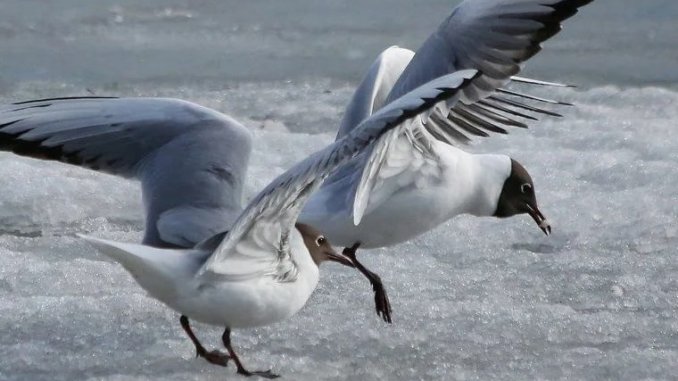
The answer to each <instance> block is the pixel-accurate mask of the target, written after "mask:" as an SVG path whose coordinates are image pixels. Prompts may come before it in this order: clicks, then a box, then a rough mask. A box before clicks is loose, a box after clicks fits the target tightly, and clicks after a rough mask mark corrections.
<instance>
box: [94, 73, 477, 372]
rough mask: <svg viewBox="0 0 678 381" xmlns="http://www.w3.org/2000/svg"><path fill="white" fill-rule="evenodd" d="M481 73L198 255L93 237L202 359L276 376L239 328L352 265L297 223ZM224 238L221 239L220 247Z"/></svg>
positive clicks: (381, 117) (377, 123) (375, 124)
mask: <svg viewBox="0 0 678 381" xmlns="http://www.w3.org/2000/svg"><path fill="white" fill-rule="evenodd" d="M479 78H480V75H479V73H478V72H477V71H475V70H463V71H459V72H456V73H453V74H449V75H446V76H443V77H441V78H438V79H436V80H434V81H431V82H429V83H427V84H425V85H423V86H421V87H419V88H417V89H415V90H413V91H411V92H409V93H407V94H405V95H403V96H402V97H400V98H398V99H396V100H394V101H393V102H391V103H390V104H389V105H387V106H385V107H384V108H382V109H381V110H380V111H378V112H377V113H375V114H374V115H372V116H371V117H369V118H367V119H366V120H365V121H363V122H362V123H361V124H360V125H359V126H357V127H356V128H355V129H353V130H352V131H351V132H350V133H348V134H347V135H346V136H345V137H344V138H342V139H339V140H337V141H335V142H334V143H332V144H331V145H329V146H328V147H326V148H325V149H323V150H321V151H318V152H316V153H315V154H312V155H311V156H309V157H308V158H306V159H305V160H303V161H301V162H300V163H298V164H297V165H295V166H294V167H292V168H291V169H289V170H288V171H286V172H285V173H283V174H282V175H280V176H278V177H277V178H276V179H274V180H273V181H272V182H271V183H270V184H269V185H268V186H267V187H266V188H265V189H264V190H263V191H261V192H260V193H259V194H258V195H257V196H256V197H254V198H253V199H252V201H250V203H249V205H248V206H247V207H246V208H245V210H244V211H243V212H242V213H241V214H240V215H239V216H238V217H237V218H236V220H235V221H234V223H233V225H232V226H231V229H230V230H229V232H228V233H226V234H225V235H218V237H219V239H217V240H214V239H209V240H207V241H205V242H203V243H201V244H199V245H197V246H196V247H195V248H193V249H170V248H165V249H163V248H157V247H152V246H147V245H138V244H131V243H120V242H114V241H108V240H103V239H98V238H92V237H86V236H83V237H84V238H85V239H87V240H88V241H89V242H90V243H92V244H93V245H94V246H95V247H96V248H98V249H99V250H100V251H101V252H102V253H104V254H106V255H108V256H109V257H111V258H112V259H114V260H116V261H118V262H119V263H121V264H122V265H123V266H124V267H125V269H127V270H128V271H129V272H130V273H131V274H132V276H133V277H134V279H135V280H136V281H137V282H138V283H139V285H140V286H141V287H143V288H144V289H145V290H146V291H147V292H148V293H149V294H150V295H151V296H153V297H154V298H156V299H158V300H160V301H161V302H163V303H165V304H166V305H167V306H169V307H170V308H172V309H174V310H175V311H177V312H179V313H180V314H181V318H180V322H181V325H182V327H183V328H184V330H185V331H186V333H187V334H188V336H189V337H190V339H191V340H192V341H193V343H194V344H195V346H196V350H197V353H198V355H199V356H202V357H204V358H205V359H206V360H208V361H209V362H211V363H214V364H218V365H223V366H225V365H226V364H227V362H228V360H229V359H232V360H233V361H234V362H235V364H236V367H237V370H238V373H240V374H243V375H247V376H249V375H259V376H263V377H271V378H272V377H277V376H276V375H275V374H273V373H271V372H270V371H263V372H250V371H248V370H246V369H245V368H244V366H243V365H242V363H241V362H240V360H239V358H238V356H237V355H236V353H235V351H234V349H233V346H232V345H231V338H230V335H231V329H232V328H243V327H255V326H260V325H267V324H271V323H274V322H277V321H280V320H284V319H287V318H289V317H291V316H292V315H294V314H295V313H296V312H297V311H298V310H299V309H300V308H301V307H303V306H304V304H305V303H306V301H307V300H308V298H309V297H310V296H311V293H312V292H313V290H314V289H315V287H316V285H317V284H318V279H319V272H318V265H319V264H320V263H321V262H322V261H324V260H334V261H337V262H340V263H343V264H346V265H349V266H352V265H353V262H352V261H351V259H350V258H348V257H345V256H343V254H340V253H337V252H335V251H334V250H333V249H332V247H331V246H330V244H329V242H328V241H327V239H326V238H325V237H324V236H323V235H322V234H321V233H320V232H319V231H317V230H315V229H314V228H313V227H312V226H308V225H304V224H299V223H297V217H298V215H299V212H300V211H301V209H302V208H303V206H304V204H305V203H306V200H307V199H308V198H309V197H310V196H311V194H312V193H313V192H314V191H315V190H316V189H317V188H319V187H320V185H321V184H322V182H323V181H324V180H325V178H326V177H327V176H328V175H329V174H330V173H331V172H332V171H333V170H334V169H336V168H337V167H338V166H340V165H341V164H343V163H345V162H347V161H348V160H350V159H351V158H352V157H354V156H355V155H356V154H358V153H360V152H361V151H362V150H364V149H365V148H367V147H369V146H370V145H371V144H373V143H374V142H375V141H378V139H379V138H380V137H381V136H382V135H383V134H384V133H386V132H387V131H389V130H391V129H393V128H397V126H398V125H400V124H401V123H403V122H404V121H405V120H407V119H410V118H413V117H417V115H418V114H419V113H422V112H425V111H426V110H427V109H429V108H430V107H432V106H434V105H435V104H436V103H438V102H442V103H444V104H446V105H448V106H449V105H452V104H454V103H455V102H457V101H458V99H459V98H460V96H461V92H462V91H463V89H464V88H466V87H468V86H471V85H472V83H473V81H474V80H478V79H479ZM216 241H218V242H216ZM189 318H191V319H195V320H198V321H201V322H204V323H207V324H212V325H218V326H222V327H225V330H224V333H223V335H222V341H223V344H224V346H225V347H226V349H227V350H228V354H222V353H220V352H217V351H212V352H208V351H207V350H206V349H205V348H204V347H203V346H202V345H201V344H200V342H199V341H198V339H197V337H196V336H195V335H194V334H193V332H192V330H191V328H190V325H189Z"/></svg>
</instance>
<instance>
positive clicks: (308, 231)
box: [294, 223, 355, 267]
mask: <svg viewBox="0 0 678 381" xmlns="http://www.w3.org/2000/svg"><path fill="white" fill-rule="evenodd" d="M294 226H295V227H296V228H297V230H298V231H299V233H301V237H302V238H303V239H304V244H305V245H306V248H307V249H308V252H309V253H311V258H313V262H315V264H316V265H318V266H320V263H322V262H325V261H334V262H339V263H341V264H342V265H345V266H349V267H355V264H354V263H353V261H352V260H351V259H350V258H348V257H347V256H345V255H344V254H342V253H339V252H337V251H336V250H334V248H332V244H331V243H330V241H329V240H328V239H327V238H325V236H324V235H322V233H320V232H319V231H318V230H316V229H315V228H313V227H312V226H310V225H306V224H302V223H297V224H296V225H294Z"/></svg>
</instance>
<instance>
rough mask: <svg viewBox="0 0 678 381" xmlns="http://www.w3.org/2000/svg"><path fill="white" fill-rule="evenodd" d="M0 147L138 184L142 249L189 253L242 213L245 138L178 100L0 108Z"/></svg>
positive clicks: (234, 126) (47, 102)
mask: <svg viewBox="0 0 678 381" xmlns="http://www.w3.org/2000/svg"><path fill="white" fill-rule="evenodd" d="M0 149H1V150H5V151H12V152H15V153H17V154H19V155H23V156H29V157H34V158H40V159H48V160H56V161H61V162H65V163H69V164H74V165H78V166H82V167H85V168H90V169H94V170H98V171H103V172H107V173H111V174H115V175H119V176H123V177H127V178H135V179H138V180H140V181H141V185H142V192H143V199H144V205H145V209H146V231H145V237H144V241H143V242H144V243H145V244H148V245H153V246H161V247H168V246H171V247H192V246H194V245H195V244H196V243H198V242H200V241H202V240H204V239H206V238H209V237H210V236H212V235H213V234H215V233H219V232H221V231H224V230H227V229H228V228H229V226H230V224H231V223H232V222H233V220H234V219H235V217H236V216H237V215H238V214H239V213H240V211H241V202H242V188H243V181H244V178H245V174H246V170H247V164H248V161H249V155H250V150H251V135H250V133H249V131H248V130H247V129H246V128H245V127H243V126H242V125H240V124H239V123H238V122H236V121H235V120H233V119H231V118H229V117H227V116H225V115H223V114H221V113H218V112H216V111H214V110H211V109H208V108H205V107H202V106H199V105H196V104H193V103H190V102H186V101H181V100H176V99H161V98H106V97H80V98H57V99H43V100H35V101H27V102H19V103H14V104H10V105H4V106H0Z"/></svg>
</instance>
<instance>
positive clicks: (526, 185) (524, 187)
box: [520, 183, 532, 193]
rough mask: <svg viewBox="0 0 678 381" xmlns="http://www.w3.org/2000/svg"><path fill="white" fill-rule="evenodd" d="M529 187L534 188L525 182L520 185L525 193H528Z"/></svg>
mask: <svg viewBox="0 0 678 381" xmlns="http://www.w3.org/2000/svg"><path fill="white" fill-rule="evenodd" d="M528 189H532V185H530V184H528V183H525V184H523V185H521V186H520V191H521V192H523V193H527V190H528Z"/></svg>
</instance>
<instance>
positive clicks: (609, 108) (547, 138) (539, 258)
mask: <svg viewBox="0 0 678 381" xmlns="http://www.w3.org/2000/svg"><path fill="white" fill-rule="evenodd" d="M50 86H51V85H49V84H44V83H38V84H34V85H23V86H20V87H18V88H16V89H14V91H13V92H12V93H4V94H3V93H0V102H8V101H10V100H15V99H24V98H34V97H36V96H42V95H63V94H71V93H76V94H77V93H82V90H83V89H78V88H69V87H65V88H64V87H60V86H59V85H53V86H52V87H50ZM38 89H39V90H38ZM45 89H46V90H45ZM94 90H95V91H97V92H99V91H102V90H101V89H94ZM104 90H105V89H104ZM118 90H119V93H121V94H132V93H135V90H134V89H118ZM350 92H351V88H350V87H349V86H346V85H337V84H335V83H331V82H329V81H328V82H318V83H301V84H294V83H282V84H281V83H277V84H258V85H241V86H237V87H234V88H232V89H227V90H224V91H216V90H212V91H207V90H205V89H185V90H181V89H178V90H177V89H159V90H157V94H162V95H165V96H177V97H182V98H186V99H190V100H193V101H197V102H200V103H202V104H205V105H207V106H211V107H215V108H217V109H219V110H222V111H224V112H228V113H231V114H232V115H234V116H235V117H237V118H239V119H240V120H242V121H244V122H245V123H246V124H247V125H249V126H251V127H252V128H253V129H254V130H256V137H257V141H256V146H255V152H254V156H253V160H252V166H251V170H250V179H249V185H248V188H247V193H248V196H251V195H252V194H253V193H254V192H255V191H256V190H257V189H259V188H260V187H261V186H263V185H264V184H265V183H266V182H267V181H269V180H270V179H271V178H272V177H273V176H275V175H277V174H278V173H280V172H281V171H282V170H283V169H285V168H287V167H288V166H290V165H291V164H292V163H293V162H294V161H296V160H299V159H301V158H302V157H304V156H305V155H307V154H308V153H310V152H312V151H313V150H316V149H318V148H320V147H322V146H323V145H324V144H326V143H328V142H329V141H330V140H331V138H332V136H333V134H332V133H331V131H332V130H333V129H334V128H335V126H336V125H337V123H338V119H339V116H340V113H341V110H342V108H343V105H344V104H345V103H346V101H347V99H348V97H349V95H350ZM137 93H142V94H144V95H156V94H155V93H152V92H150V91H148V90H144V91H140V92H137ZM552 95H553V94H552ZM557 95H559V96H561V97H563V98H565V99H566V100H570V101H573V102H576V103H577V104H578V106H577V107H576V108H569V109H566V110H563V112H564V113H565V114H566V118H564V119H562V120H553V119H551V120H545V121H544V122H542V123H538V124H536V125H533V126H532V128H531V130H529V131H515V130H514V131H512V134H511V135H510V136H508V137H506V138H504V137H499V138H494V139H490V140H486V141H483V142H482V143H481V144H476V145H475V146H474V148H473V149H474V150H476V151H478V152H480V151H487V152H490V151H492V152H503V153H508V154H510V155H513V156H514V157H515V158H517V159H518V160H520V161H521V162H522V163H524V164H525V165H526V166H527V168H528V169H529V170H530V171H531V173H532V175H533V177H534V179H535V182H536V186H537V194H538V198H539V201H540V206H541V209H542V211H543V212H544V213H545V214H546V215H547V217H548V218H549V219H550V220H551V222H552V223H553V227H554V234H553V236H552V237H550V238H546V237H544V236H543V234H542V233H541V232H540V231H539V229H538V228H537V227H536V226H534V223H533V222H532V221H531V220H530V219H529V217H527V216H522V217H515V218H512V219H508V220H502V221H499V220H494V219H478V218H473V217H460V218H457V219H454V220H453V221H450V222H449V223H447V224H446V225H444V226H442V227H440V228H439V229H437V230H435V231H433V232H430V233H429V234H426V235H424V236H422V237H420V238H419V239H417V240H415V241H413V242H410V243H407V244H403V245H399V246H397V247H393V248H389V249H381V250H372V251H369V252H368V251H363V253H362V254H363V259H364V261H365V263H366V264H367V265H368V266H369V267H371V268H373V269H374V270H375V271H377V272H379V273H380V274H381V275H382V277H383V279H384V281H385V282H386V285H387V287H388V290H389V291H390V296H391V300H392V302H393V308H394V324H393V325H392V326H387V325H385V324H383V323H382V322H380V321H379V319H378V318H377V316H376V315H375V314H374V312H373V306H372V295H371V290H370V287H369V285H368V284H367V282H366V281H365V280H364V278H362V277H361V276H360V275H359V274H358V273H357V272H352V271H349V270H348V269H344V268H340V267H338V266H334V265H327V266H323V268H322V271H321V272H322V277H323V279H322V280H321V285H320V287H319V288H318V290H317V292H316V293H315V294H314V296H313V297H312V298H311V300H310V301H309V303H308V304H307V306H306V307H305V308H304V309H303V310H302V311H301V312H300V313H299V314H298V315H296V316H294V317H293V318H292V319H290V320H288V321H286V322H282V323H279V324H276V325H274V326H270V327H264V328H260V329H253V330H242V331H236V332H235V334H234V337H233V340H234V344H235V345H236V347H237V348H238V349H239V351H240V353H241V356H242V358H243V359H244V361H245V364H246V365H247V366H249V367H250V368H253V369H257V368H269V367H272V368H273V370H274V371H275V372H279V373H281V374H282V375H283V376H285V379H288V380H318V379H320V380H322V379H333V380H334V379H345V380H360V379H383V380H410V379H449V380H453V379H459V380H465V379H469V380H490V379H501V380H533V379H540V380H557V379H572V380H584V379H612V380H639V379H673V378H675V377H677V376H676V375H678V314H677V313H676V312H677V311H678V275H677V274H678V252H677V249H676V247H677V246H678V222H677V221H676V219H677V218H678V191H677V188H678V133H677V132H676V120H678V108H676V104H678V93H676V92H672V91H669V90H663V89H660V88H643V89H626V90H620V89H618V88H615V87H603V88H594V89H590V90H566V91H558V92H557ZM288 130H290V131H295V132H293V133H290V132H288ZM318 131H321V133H316V134H309V132H318ZM0 178H2V181H0V379H1V380H17V381H18V380H116V381H122V380H223V379H231V380H232V379H239V378H238V377H237V376H236V375H235V374H234V372H235V370H234V368H233V367H229V368H228V369H223V368H218V367H215V366H212V365H209V364H207V363H206V362H205V361H203V360H201V359H195V358H194V350H193V346H192V344H191V343H190V341H189V340H188V339H187V338H186V337H185V336H184V334H183V332H182V330H181V328H180V326H179V322H178V315H177V314H176V313H174V312H172V311H171V310H169V309H167V308H166V307H164V306H162V305H161V304H160V303H158V302H156V301H154V300H152V299H150V298H148V297H146V296H145V295H144V293H143V291H142V290H141V289H140V288H139V287H138V286H137V285H136V284H135V283H134V282H133V280H132V279H131V277H130V276H129V275H128V274H127V273H126V272H124V271H123V269H122V268H121V267H120V266H118V265H116V264H114V263H111V262H109V261H108V260H106V259H104V257H102V256H101V255H100V254H98V253H96V252H94V251H93V250H92V249H90V248H89V247H88V246H87V245H86V244H85V243H84V242H82V241H81V240H79V239H77V238H75V237H74V236H73V234H74V233H88V234H93V235H96V236H101V237H109V238H116V239H120V240H129V241H136V240H138V239H139V237H140V229H141V226H142V215H141V213H140V197H139V191H138V188H137V185H136V184H135V183H133V182H128V181H125V180H120V179H118V178H115V177H112V176H107V175H101V174H97V173H94V172H90V171H85V170H81V169H78V168H74V167H70V166H66V165H61V164H55V163H45V162H41V161H36V160H28V159H22V158H18V157H16V156H14V155H11V154H1V155H0ZM197 333H198V336H199V337H201V338H203V340H204V341H205V342H206V343H209V346H210V347H211V346H213V345H217V344H218V339H219V336H220V333H221V329H217V328H212V327H208V326H204V325H197Z"/></svg>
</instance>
